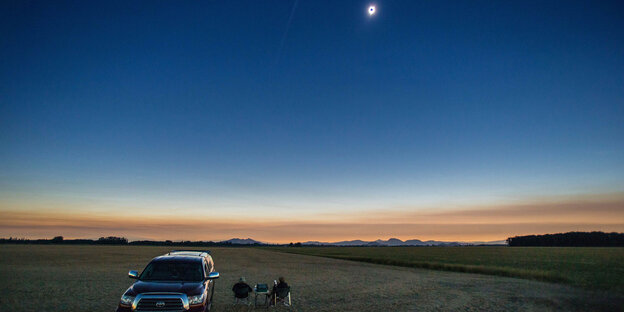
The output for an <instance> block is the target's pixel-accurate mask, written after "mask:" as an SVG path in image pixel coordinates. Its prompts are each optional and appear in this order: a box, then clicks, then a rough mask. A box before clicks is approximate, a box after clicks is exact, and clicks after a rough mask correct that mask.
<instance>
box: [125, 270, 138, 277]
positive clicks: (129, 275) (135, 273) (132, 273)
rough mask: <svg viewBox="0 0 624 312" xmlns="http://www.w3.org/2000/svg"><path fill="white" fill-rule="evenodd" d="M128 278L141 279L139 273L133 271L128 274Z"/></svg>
mask: <svg viewBox="0 0 624 312" xmlns="http://www.w3.org/2000/svg"><path fill="white" fill-rule="evenodd" d="M128 277H129V278H134V279H138V278H139V272H137V271H134V270H132V271H130V272H128Z"/></svg>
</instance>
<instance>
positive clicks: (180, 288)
mask: <svg viewBox="0 0 624 312" xmlns="http://www.w3.org/2000/svg"><path fill="white" fill-rule="evenodd" d="M203 286H204V284H203V283H202V282H144V281H137V282H136V283H134V284H133V285H132V286H130V288H128V291H126V294H127V295H131V296H136V295H138V294H142V293H148V292H175V293H183V294H186V295H188V296H194V295H198V294H201V293H202V292H203V290H204V288H203Z"/></svg>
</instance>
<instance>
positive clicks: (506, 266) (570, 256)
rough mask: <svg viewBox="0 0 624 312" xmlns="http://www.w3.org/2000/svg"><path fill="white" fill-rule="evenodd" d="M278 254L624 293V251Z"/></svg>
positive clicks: (331, 250)
mask: <svg viewBox="0 0 624 312" xmlns="http://www.w3.org/2000/svg"><path fill="white" fill-rule="evenodd" d="M272 249H274V250H278V251H282V252H289V253H297V254H304V255H312V256H321V257H329V258H335V259H345V260H355V261H363V262H370V263H376V264H387V265H397V266H404V267H417V268H426V269H434V270H445V271H456V272H469V273H480V274H489V275H500V276H509V277H519V278H526V279H533V280H540V281H548V282H559V283H566V284H571V285H573V286H578V287H582V288H587V289H602V290H611V291H617V292H620V293H624V248H618V247H605V248H583V247H569V248H567V247H283V248H272Z"/></svg>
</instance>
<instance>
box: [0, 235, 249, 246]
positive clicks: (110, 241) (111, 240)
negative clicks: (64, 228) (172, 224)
mask: <svg viewBox="0 0 624 312" xmlns="http://www.w3.org/2000/svg"><path fill="white" fill-rule="evenodd" d="M0 244H35V245H46V244H55V245H135V246H177V247H210V246H216V247H229V246H260V245H261V244H233V243H231V242H212V241H171V240H165V241H150V240H140V241H132V242H129V241H128V239H127V238H125V237H117V236H108V237H100V238H99V239H64V238H63V236H56V237H54V238H52V239H25V238H14V237H10V238H0Z"/></svg>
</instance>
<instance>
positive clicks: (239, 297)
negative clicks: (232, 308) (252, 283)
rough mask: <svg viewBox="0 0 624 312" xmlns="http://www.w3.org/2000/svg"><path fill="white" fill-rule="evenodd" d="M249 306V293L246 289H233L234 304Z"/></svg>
mask: <svg viewBox="0 0 624 312" xmlns="http://www.w3.org/2000/svg"><path fill="white" fill-rule="evenodd" d="M239 303H241V304H245V305H251V301H249V292H248V288H247V287H235V288H234V304H235V305H236V304H239Z"/></svg>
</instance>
